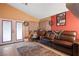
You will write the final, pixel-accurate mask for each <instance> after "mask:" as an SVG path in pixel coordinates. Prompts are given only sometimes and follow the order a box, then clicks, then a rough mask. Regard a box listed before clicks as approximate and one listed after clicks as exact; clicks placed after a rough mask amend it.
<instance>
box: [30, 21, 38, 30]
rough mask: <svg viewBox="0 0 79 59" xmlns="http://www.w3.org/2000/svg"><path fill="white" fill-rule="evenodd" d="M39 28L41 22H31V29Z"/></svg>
mask: <svg viewBox="0 0 79 59" xmlns="http://www.w3.org/2000/svg"><path fill="white" fill-rule="evenodd" d="M38 28H39V22H33V21H32V22H29V30H30V31H34V30H38Z"/></svg>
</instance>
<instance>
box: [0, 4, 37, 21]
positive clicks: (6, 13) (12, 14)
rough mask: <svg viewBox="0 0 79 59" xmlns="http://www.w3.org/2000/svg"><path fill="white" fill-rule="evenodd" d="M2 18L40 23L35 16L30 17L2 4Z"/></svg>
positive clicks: (0, 7) (0, 11) (0, 9)
mask: <svg viewBox="0 0 79 59" xmlns="http://www.w3.org/2000/svg"><path fill="white" fill-rule="evenodd" d="M0 18H5V19H14V20H27V21H35V22H36V21H38V19H37V18H34V17H33V16H30V15H29V14H26V13H24V12H22V11H20V10H18V9H16V8H13V7H12V6H10V5H8V4H5V3H0Z"/></svg>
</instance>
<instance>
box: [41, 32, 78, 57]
mask: <svg viewBox="0 0 79 59" xmlns="http://www.w3.org/2000/svg"><path fill="white" fill-rule="evenodd" d="M56 33H57V32H56ZM57 34H59V32H58V33H57ZM43 36H44V37H43V39H44V38H47V39H48V40H49V41H51V42H52V43H51V45H52V47H53V48H55V49H57V50H60V51H62V52H65V53H67V54H69V55H74V54H73V53H75V51H76V50H75V48H76V47H75V45H74V42H75V40H76V32H75V31H63V32H62V33H61V35H59V37H57V36H56V35H55V34H54V33H53V32H51V31H50V32H49V31H47V32H46V35H43ZM43 39H42V40H43ZM44 40H45V39H44ZM49 43H50V42H49Z"/></svg>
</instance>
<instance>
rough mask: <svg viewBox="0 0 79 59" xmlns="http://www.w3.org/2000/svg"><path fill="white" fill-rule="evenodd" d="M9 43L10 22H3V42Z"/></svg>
mask: <svg viewBox="0 0 79 59" xmlns="http://www.w3.org/2000/svg"><path fill="white" fill-rule="evenodd" d="M6 41H11V22H10V21H3V42H6Z"/></svg>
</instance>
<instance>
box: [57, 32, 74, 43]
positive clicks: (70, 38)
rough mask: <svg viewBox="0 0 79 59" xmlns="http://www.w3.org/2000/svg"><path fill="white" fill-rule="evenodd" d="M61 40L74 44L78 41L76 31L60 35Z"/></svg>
mask: <svg viewBox="0 0 79 59" xmlns="http://www.w3.org/2000/svg"><path fill="white" fill-rule="evenodd" d="M59 39H60V40H65V41H69V42H74V41H75V39H76V32H75V31H64V32H63V33H62V34H61V35H60V37H59Z"/></svg>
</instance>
